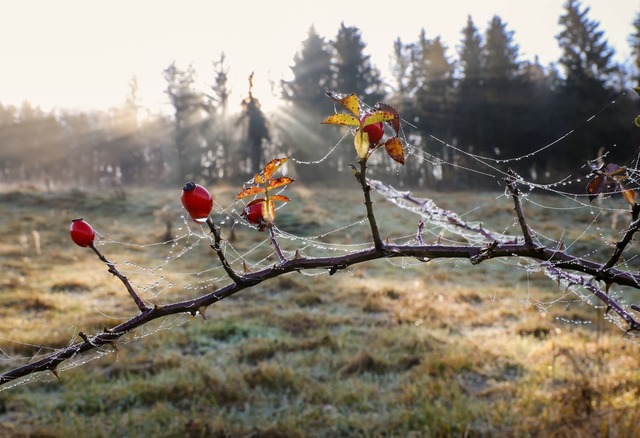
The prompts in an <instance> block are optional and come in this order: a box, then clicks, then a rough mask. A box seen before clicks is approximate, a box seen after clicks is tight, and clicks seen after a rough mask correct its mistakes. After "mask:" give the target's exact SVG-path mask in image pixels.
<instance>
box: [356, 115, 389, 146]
mask: <svg viewBox="0 0 640 438" xmlns="http://www.w3.org/2000/svg"><path fill="white" fill-rule="evenodd" d="M369 115H370V114H365V115H364V116H363V117H362V120H361V122H362V124H364V122H365V121H366V120H367V118H368V117H369ZM362 130H363V131H364V132H366V133H367V134H369V144H378V142H379V141H380V139H381V138H382V136H383V135H384V125H383V124H382V122H377V123H372V124H370V125H367V126H365V127H364V128H362Z"/></svg>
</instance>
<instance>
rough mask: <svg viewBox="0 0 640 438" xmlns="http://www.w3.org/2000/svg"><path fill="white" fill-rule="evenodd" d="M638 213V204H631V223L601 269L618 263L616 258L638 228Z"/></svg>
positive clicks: (639, 211) (639, 209)
mask: <svg viewBox="0 0 640 438" xmlns="http://www.w3.org/2000/svg"><path fill="white" fill-rule="evenodd" d="M639 215H640V205H638V204H633V206H632V207H631V224H630V225H629V228H628V229H627V232H626V233H625V234H624V237H623V238H622V240H620V241H619V242H616V249H615V251H614V252H613V254H612V255H611V258H610V259H609V260H608V261H607V263H605V264H604V266H603V267H602V270H603V271H606V270H607V269H610V268H612V267H613V266H614V265H615V264H616V263H618V260H620V257H621V256H622V253H623V252H624V250H625V248H626V247H627V246H628V245H629V244H630V243H631V240H632V239H633V236H634V235H635V234H636V232H637V231H638V229H640V219H638V216H639Z"/></svg>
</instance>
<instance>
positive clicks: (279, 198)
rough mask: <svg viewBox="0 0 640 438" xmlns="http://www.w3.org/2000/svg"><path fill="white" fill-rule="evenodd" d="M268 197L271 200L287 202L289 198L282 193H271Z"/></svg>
mask: <svg viewBox="0 0 640 438" xmlns="http://www.w3.org/2000/svg"><path fill="white" fill-rule="evenodd" d="M269 199H271V200H272V201H280V202H289V198H287V197H286V196H284V195H272V196H269Z"/></svg>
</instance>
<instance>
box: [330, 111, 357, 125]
mask: <svg viewBox="0 0 640 438" xmlns="http://www.w3.org/2000/svg"><path fill="white" fill-rule="evenodd" d="M322 124H324V125H347V126H360V120H358V119H357V118H356V117H353V116H352V115H351V114H342V113H340V114H333V115H330V116H329V117H327V118H326V119H324V120H323V121H322Z"/></svg>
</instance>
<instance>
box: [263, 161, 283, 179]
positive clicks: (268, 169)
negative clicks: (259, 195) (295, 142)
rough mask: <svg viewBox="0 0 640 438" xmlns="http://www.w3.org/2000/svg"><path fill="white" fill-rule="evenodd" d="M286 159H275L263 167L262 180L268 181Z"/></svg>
mask: <svg viewBox="0 0 640 438" xmlns="http://www.w3.org/2000/svg"><path fill="white" fill-rule="evenodd" d="M287 160H288V158H286V157H285V158H276V159H274V160H271V161H269V162H268V163H267V165H266V166H264V179H265V180H266V181H269V180H270V179H271V177H272V176H273V174H274V173H275V171H276V170H278V169H279V168H280V166H282V165H283V164H284V163H286V162H287Z"/></svg>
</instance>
